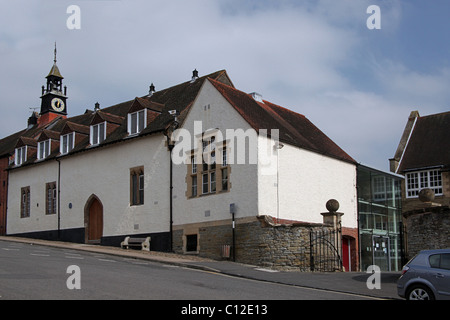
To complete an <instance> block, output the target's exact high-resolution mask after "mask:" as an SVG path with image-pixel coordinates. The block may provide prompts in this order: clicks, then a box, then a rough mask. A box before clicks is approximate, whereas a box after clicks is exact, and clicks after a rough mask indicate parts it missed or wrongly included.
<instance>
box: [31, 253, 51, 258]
mask: <svg viewBox="0 0 450 320" xmlns="http://www.w3.org/2000/svg"><path fill="white" fill-rule="evenodd" d="M30 256H36V257H50V255H49V254H43V253H30Z"/></svg>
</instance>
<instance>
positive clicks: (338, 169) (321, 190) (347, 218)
mask: <svg viewBox="0 0 450 320" xmlns="http://www.w3.org/2000/svg"><path fill="white" fill-rule="evenodd" d="M259 139H260V142H259V145H260V149H259V150H260V151H259V155H260V162H261V161H264V162H265V163H270V167H269V166H267V165H266V166H260V170H259V175H258V177H259V180H258V185H259V192H258V206H259V213H260V214H261V215H263V214H267V215H271V216H273V217H279V218H280V219H289V220H297V221H303V222H313V223H321V222H323V217H322V215H320V213H322V212H326V211H327V210H326V207H325V204H326V202H327V201H328V200H330V199H336V200H338V201H339V203H340V209H339V212H343V213H344V216H343V217H342V225H343V226H345V227H349V228H356V227H357V201H356V200H357V199H356V166H355V165H353V164H350V163H347V162H343V161H340V160H336V159H334V158H330V157H327V156H323V155H320V154H317V153H314V152H310V151H307V150H304V149H300V148H297V147H295V146H291V145H289V144H286V143H284V147H283V148H282V149H279V150H277V149H274V148H272V153H271V155H272V156H271V158H269V155H270V153H269V152H266V149H265V148H266V147H265V146H266V145H267V143H268V142H267V139H266V138H264V137H262V136H260V138H259ZM277 153H278V159H277ZM277 167H278V169H279V170H278V181H279V183H278V187H277V170H276V168H277Z"/></svg>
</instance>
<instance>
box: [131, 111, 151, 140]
mask: <svg viewBox="0 0 450 320" xmlns="http://www.w3.org/2000/svg"><path fill="white" fill-rule="evenodd" d="M145 111H146V110H141V111H137V112H133V113H130V114H128V133H129V134H130V135H133V134H139V133H140V132H141V131H142V130H144V129H145V124H146V123H147V112H145Z"/></svg>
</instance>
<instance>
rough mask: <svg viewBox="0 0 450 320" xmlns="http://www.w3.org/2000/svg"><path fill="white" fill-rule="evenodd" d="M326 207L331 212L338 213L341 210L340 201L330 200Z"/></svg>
mask: <svg viewBox="0 0 450 320" xmlns="http://www.w3.org/2000/svg"><path fill="white" fill-rule="evenodd" d="M326 207H327V210H328V211H329V212H337V211H338V210H339V201H337V200H335V199H330V200H328V201H327V204H326Z"/></svg>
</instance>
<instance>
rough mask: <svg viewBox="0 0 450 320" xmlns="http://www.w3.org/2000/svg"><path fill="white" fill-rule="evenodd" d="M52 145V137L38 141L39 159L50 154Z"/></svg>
mask: <svg viewBox="0 0 450 320" xmlns="http://www.w3.org/2000/svg"><path fill="white" fill-rule="evenodd" d="M50 146H51V141H50V139H49V140H45V141H42V142H39V143H38V155H37V158H38V160H42V159H45V158H47V157H48V156H49V155H50Z"/></svg>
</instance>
